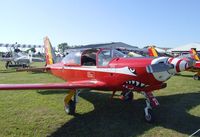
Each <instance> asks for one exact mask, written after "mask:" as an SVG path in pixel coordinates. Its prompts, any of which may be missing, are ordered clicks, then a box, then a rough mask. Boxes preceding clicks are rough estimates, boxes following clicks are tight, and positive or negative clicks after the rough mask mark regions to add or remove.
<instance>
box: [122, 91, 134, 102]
mask: <svg viewBox="0 0 200 137" xmlns="http://www.w3.org/2000/svg"><path fill="white" fill-rule="evenodd" d="M120 99H121V100H124V101H132V100H133V91H132V90H124V91H122V93H121V97H120Z"/></svg>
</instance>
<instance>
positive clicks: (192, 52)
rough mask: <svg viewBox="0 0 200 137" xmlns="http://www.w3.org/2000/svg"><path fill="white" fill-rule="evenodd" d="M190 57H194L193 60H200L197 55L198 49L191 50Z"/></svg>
mask: <svg viewBox="0 0 200 137" xmlns="http://www.w3.org/2000/svg"><path fill="white" fill-rule="evenodd" d="M190 55H191V56H192V58H193V59H195V60H196V61H198V60H200V59H199V56H198V54H197V51H196V48H191V50H190Z"/></svg>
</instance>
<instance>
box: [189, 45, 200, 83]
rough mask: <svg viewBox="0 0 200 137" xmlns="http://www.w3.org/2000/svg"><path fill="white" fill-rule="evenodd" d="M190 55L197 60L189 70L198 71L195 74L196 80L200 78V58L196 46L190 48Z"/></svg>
mask: <svg viewBox="0 0 200 137" xmlns="http://www.w3.org/2000/svg"><path fill="white" fill-rule="evenodd" d="M190 56H191V58H193V59H194V60H196V64H195V65H194V66H192V67H191V68H189V69H188V70H189V71H192V72H196V74H195V75H194V76H193V78H194V80H200V58H199V55H198V53H197V51H196V49H195V48H191V50H190Z"/></svg>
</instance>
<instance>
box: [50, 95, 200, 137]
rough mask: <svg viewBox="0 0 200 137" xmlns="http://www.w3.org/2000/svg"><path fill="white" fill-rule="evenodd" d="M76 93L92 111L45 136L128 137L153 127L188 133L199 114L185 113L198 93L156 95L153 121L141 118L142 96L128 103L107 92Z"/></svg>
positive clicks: (196, 100)
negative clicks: (156, 103)
mask: <svg viewBox="0 0 200 137" xmlns="http://www.w3.org/2000/svg"><path fill="white" fill-rule="evenodd" d="M49 93H50V94H53V93H52V92H49ZM80 96H81V97H83V98H84V99H86V100H88V101H89V102H91V103H93V105H94V110H93V111H91V112H88V113H86V114H77V115H76V116H75V117H74V119H72V120H71V121H69V122H67V123H65V124H64V125H62V127H60V128H58V129H57V130H56V131H55V132H54V133H52V134H51V135H49V137H66V136H70V137H79V136H81V137H88V136H93V137H102V136H104V137H105V136H109V137H116V136H117V137H129V136H137V135H142V134H143V133H144V132H145V131H148V130H150V129H152V128H154V127H157V126H159V127H164V128H167V129H172V130H175V131H177V132H179V133H184V134H188V135H190V134H192V133H193V132H194V131H196V130H197V129H198V128H199V126H200V117H198V116H194V115H191V114H189V113H188V111H189V110H190V109H191V108H193V107H195V106H197V105H199V104H200V100H199V98H200V93H189V94H177V95H170V96H161V97H157V98H158V100H159V101H160V104H161V106H160V107H159V108H158V109H156V110H155V114H156V119H157V121H156V122H155V123H154V124H148V123H145V122H144V120H143V108H144V106H145V103H144V100H143V99H138V100H135V101H133V102H129V103H128V102H122V101H121V100H119V99H112V100H110V99H108V98H109V97H110V94H101V93H94V92H90V93H89V92H84V93H83V92H82V93H81V94H80ZM79 103H80V102H79ZM77 113H78V110H77ZM152 136H153V133H152Z"/></svg>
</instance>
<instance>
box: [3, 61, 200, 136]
mask: <svg viewBox="0 0 200 137" xmlns="http://www.w3.org/2000/svg"><path fill="white" fill-rule="evenodd" d="M192 75H193V73H190V72H184V73H182V74H181V75H178V76H174V77H173V78H171V79H170V80H169V81H168V82H167V83H168V87H167V88H165V89H163V90H160V91H158V92H154V94H155V95H156V96H157V99H158V100H159V102H160V104H161V105H160V107H159V108H158V109H156V110H155V113H156V119H157V120H156V122H155V123H154V124H147V123H145V122H144V120H143V108H144V106H145V102H144V98H143V96H142V95H140V94H137V93H136V94H135V100H134V101H133V102H131V103H127V102H122V101H121V100H119V99H118V98H117V97H115V98H114V99H112V100H111V99H109V97H110V96H111V93H110V92H103V93H100V92H95V91H89V92H88V91H83V92H82V93H81V94H80V97H79V103H78V104H77V111H76V112H77V115H76V116H70V115H66V113H65V112H64V110H63V98H64V96H65V95H66V93H67V91H66V90H57V91H56V90H31V91H30V90H29V91H0V137H7V136H8V137H18V136H19V137H33V136H34V137H35V136H36V137H43V136H49V137H134V136H141V137H160V136H169V137H171V136H172V137H182V136H189V135H190V134H192V133H193V132H195V131H196V130H198V129H200V84H199V82H200V81H194V80H193V79H192ZM61 81H62V80H60V79H57V78H55V77H53V76H51V75H50V74H45V73H30V72H15V71H14V70H9V71H5V70H4V67H3V65H2V63H0V83H40V82H41V83H49V82H61ZM118 94H119V93H118ZM198 135H199V136H200V133H199V134H198Z"/></svg>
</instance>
